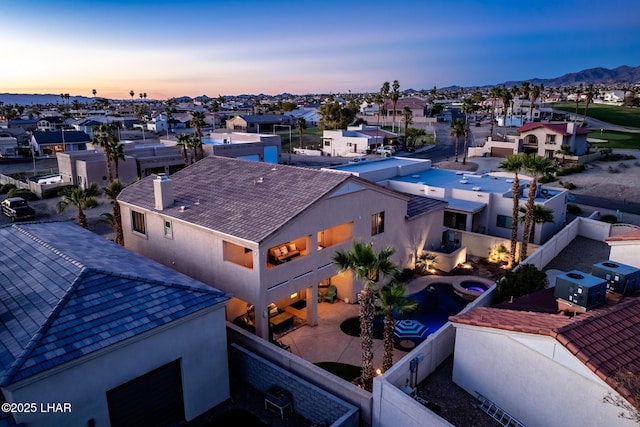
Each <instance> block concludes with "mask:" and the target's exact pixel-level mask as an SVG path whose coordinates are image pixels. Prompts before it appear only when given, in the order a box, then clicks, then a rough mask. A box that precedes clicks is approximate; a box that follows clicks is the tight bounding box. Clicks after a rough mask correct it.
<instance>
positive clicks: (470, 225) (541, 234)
mask: <svg viewBox="0 0 640 427" xmlns="http://www.w3.org/2000/svg"><path fill="white" fill-rule="evenodd" d="M329 170H335V171H338V172H342V173H345V174H349V175H356V176H359V177H361V178H364V179H366V180H369V181H372V182H376V183H378V184H380V185H383V186H385V187H387V188H390V189H393V190H395V191H401V192H404V193H408V194H415V195H425V196H428V197H432V198H436V199H438V200H442V201H443V202H446V203H447V207H446V209H445V213H444V221H443V226H444V227H446V228H445V229H443V239H442V241H443V243H444V244H445V245H447V244H450V243H452V244H454V245H455V243H456V240H457V239H458V237H456V233H455V232H456V230H463V231H471V232H474V233H481V234H488V235H491V236H496V237H502V238H507V239H510V238H511V217H512V209H513V199H512V193H511V187H512V184H513V175H512V174H510V173H506V172H491V173H486V174H474V173H465V172H463V171H455V170H446V169H436V168H433V167H432V165H431V161H430V160H422V159H414V158H408V157H392V158H387V159H381V160H374V161H370V162H364V163H358V164H348V165H340V166H335V167H332V168H329ZM519 178H520V188H521V189H523V190H522V194H521V200H522V203H524V202H525V200H526V198H527V197H528V191H529V190H528V184H529V182H530V178H529V177H527V176H523V175H520V177H519ZM567 195H568V191H567V190H564V189H559V188H556V187H553V188H552V187H549V188H545V187H542V186H540V187H539V188H537V189H536V199H535V202H536V204H540V205H542V206H544V207H546V208H548V209H550V210H552V211H553V217H554V220H553V222H549V223H544V224H536V227H535V235H534V237H533V243H535V244H540V243H542V242H544V241H546V240H547V239H548V238H550V237H551V236H553V235H554V234H555V233H557V232H558V230H560V228H562V225H563V224H564V221H565V218H566V203H567Z"/></svg>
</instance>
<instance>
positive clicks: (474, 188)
mask: <svg viewBox="0 0 640 427" xmlns="http://www.w3.org/2000/svg"><path fill="white" fill-rule="evenodd" d="M481 189H482V188H480V187H473V188H472V190H473V191H480V190H481Z"/></svg>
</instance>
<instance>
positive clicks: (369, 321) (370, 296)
mask: <svg viewBox="0 0 640 427" xmlns="http://www.w3.org/2000/svg"><path fill="white" fill-rule="evenodd" d="M358 303H359V304H360V339H361V342H360V347H361V349H362V372H361V374H360V378H361V383H362V388H364V389H365V390H367V391H369V392H371V391H372V390H373V317H374V315H375V295H374V292H373V289H372V287H371V284H370V283H365V286H364V289H362V291H361V292H360V298H359V301H358Z"/></svg>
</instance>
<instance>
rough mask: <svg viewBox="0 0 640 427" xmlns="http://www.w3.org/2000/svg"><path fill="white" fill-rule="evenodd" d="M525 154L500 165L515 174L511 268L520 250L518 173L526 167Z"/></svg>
mask: <svg viewBox="0 0 640 427" xmlns="http://www.w3.org/2000/svg"><path fill="white" fill-rule="evenodd" d="M524 156H525V155H524V154H514V155H513V156H509V157H508V158H507V159H506V160H504V161H503V162H502V163H500V165H499V168H500V169H504V170H506V171H507V172H511V173H513V175H514V176H513V184H512V185H511V197H512V198H513V208H512V210H511V250H510V252H509V265H508V267H509V268H513V266H514V265H515V264H516V251H517V249H518V212H519V208H520V179H519V178H518V172H520V171H521V170H522V168H523V167H524Z"/></svg>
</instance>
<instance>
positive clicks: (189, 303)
mask: <svg viewBox="0 0 640 427" xmlns="http://www.w3.org/2000/svg"><path fill="white" fill-rule="evenodd" d="M0 239H1V240H2V241H3V242H4V243H5V249H4V251H3V252H2V253H0V265H2V266H3V268H2V270H0V296H1V298H0V385H7V384H10V383H12V382H14V381H17V380H20V379H23V378H27V377H29V376H31V375H34V374H36V373H39V372H42V371H44V370H47V369H50V368H52V367H55V366H58V365H60V364H62V363H65V362H67V361H70V360H73V359H76V358H78V357H81V356H84V355H86V354H88V353H91V352H93V351H96V350H99V349H102V348H104V347H107V346H109V345H111V344H114V343H117V342H120V341H123V340H125V339H127V338H130V337H132V336H134V335H137V334H140V333H142V332H145V331H148V330H150V329H153V328H155V327H158V326H161V325H164V324H167V323H169V322H171V321H173V320H176V319H179V318H181V317H184V316H186V315H189V314H192V313H195V312H197V311H199V310H201V309H205V308H207V307H211V306H213V305H216V304H219V303H223V302H225V301H227V300H228V298H229V296H228V295H227V294H224V293H222V292H220V291H218V290H216V289H213V288H211V287H209V286H207V285H205V284H202V283H200V282H197V281H195V280H193V279H190V278H188V277H187V276H184V275H182V274H180V273H178V272H176V271H173V270H171V269H169V268H168V267H165V266H162V265H161V264H158V263H156V262H155V261H151V260H149V259H147V258H144V257H142V256H140V255H137V254H134V253H131V252H129V251H128V250H126V249H124V248H122V247H120V246H117V245H115V244H113V243H111V242H109V241H106V240H105V239H103V238H101V237H100V236H97V235H95V234H93V233H91V232H88V231H86V230H83V229H82V228H80V227H78V226H77V225H75V224H73V223H69V222H59V223H32V224H23V225H13V226H7V227H2V228H0Z"/></svg>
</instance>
